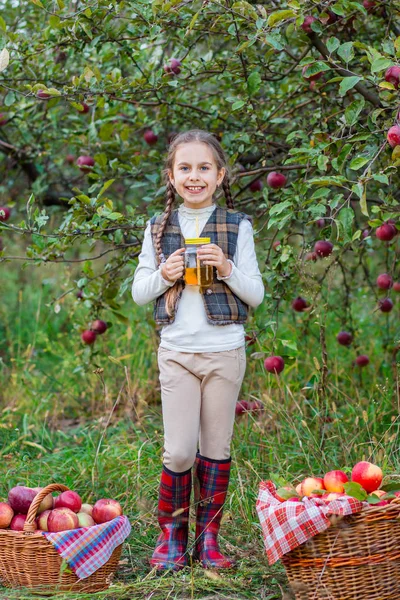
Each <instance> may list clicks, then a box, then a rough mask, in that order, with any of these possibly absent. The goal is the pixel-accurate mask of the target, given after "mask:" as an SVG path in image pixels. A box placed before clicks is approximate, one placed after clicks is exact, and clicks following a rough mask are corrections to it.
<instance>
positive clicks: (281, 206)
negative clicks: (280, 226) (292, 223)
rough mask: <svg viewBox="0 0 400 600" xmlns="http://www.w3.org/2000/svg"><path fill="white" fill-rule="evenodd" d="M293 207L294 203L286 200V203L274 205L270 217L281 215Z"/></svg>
mask: <svg viewBox="0 0 400 600" xmlns="http://www.w3.org/2000/svg"><path fill="white" fill-rule="evenodd" d="M291 206H292V202H291V201H290V200H285V201H284V202H279V203H278V204H274V206H272V207H271V209H270V211H269V214H270V215H280V214H281V213H282V212H283V211H284V210H286V209H287V208H289V207H291Z"/></svg>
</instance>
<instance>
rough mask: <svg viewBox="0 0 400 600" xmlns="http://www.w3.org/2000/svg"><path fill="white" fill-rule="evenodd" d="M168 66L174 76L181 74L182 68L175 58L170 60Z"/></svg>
mask: <svg viewBox="0 0 400 600" xmlns="http://www.w3.org/2000/svg"><path fill="white" fill-rule="evenodd" d="M169 65H170V68H171V71H172V72H173V73H174V74H175V75H179V73H180V72H181V66H182V63H181V61H180V60H178V59H177V58H171V60H170V62H169Z"/></svg>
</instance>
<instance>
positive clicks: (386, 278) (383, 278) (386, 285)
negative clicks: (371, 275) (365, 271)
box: [376, 273, 393, 290]
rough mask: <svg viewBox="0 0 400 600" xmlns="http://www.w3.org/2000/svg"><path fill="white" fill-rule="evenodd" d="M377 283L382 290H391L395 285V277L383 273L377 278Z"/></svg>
mask: <svg viewBox="0 0 400 600" xmlns="http://www.w3.org/2000/svg"><path fill="white" fill-rule="evenodd" d="M376 285H377V286H378V288H380V289H381V290H389V289H390V288H391V287H392V285H393V279H392V277H391V276H390V275H388V274H387V273H381V274H380V275H378V277H377V279H376Z"/></svg>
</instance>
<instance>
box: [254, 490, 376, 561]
mask: <svg viewBox="0 0 400 600" xmlns="http://www.w3.org/2000/svg"><path fill="white" fill-rule="evenodd" d="M275 491H276V486H275V485H274V483H272V481H262V482H261V483H260V486H259V492H258V498H257V503H256V510H257V513H258V518H259V519H260V523H261V529H262V533H263V539H264V546H265V549H266V551H267V558H268V562H269V564H270V565H273V564H274V563H275V562H276V561H277V560H279V559H280V558H281V557H282V556H283V555H284V554H286V553H287V552H290V551H291V550H293V549H294V548H297V546H300V544H304V542H306V541H307V540H309V539H310V538H312V537H313V536H314V535H317V533H321V531H325V529H328V527H330V525H331V522H330V520H329V518H328V515H342V516H344V515H351V514H353V513H357V512H360V511H361V510H362V509H363V508H364V506H369V505H368V503H367V502H360V501H359V500H356V499H355V498H351V497H350V496H342V497H340V498H338V499H337V500H332V502H326V501H325V500H322V499H321V498H307V497H306V496H305V497H304V498H303V500H302V501H301V502H293V501H290V500H286V501H285V502H281V501H280V500H278V499H277V498H276V496H275Z"/></svg>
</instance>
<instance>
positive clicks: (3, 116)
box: [0, 113, 7, 127]
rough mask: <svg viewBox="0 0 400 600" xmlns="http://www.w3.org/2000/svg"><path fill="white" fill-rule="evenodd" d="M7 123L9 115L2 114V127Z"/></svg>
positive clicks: (0, 114) (0, 118) (0, 124)
mask: <svg viewBox="0 0 400 600" xmlns="http://www.w3.org/2000/svg"><path fill="white" fill-rule="evenodd" d="M6 123H7V115H5V114H4V113H0V127H2V126H3V125H5V124H6Z"/></svg>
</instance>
